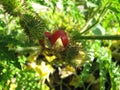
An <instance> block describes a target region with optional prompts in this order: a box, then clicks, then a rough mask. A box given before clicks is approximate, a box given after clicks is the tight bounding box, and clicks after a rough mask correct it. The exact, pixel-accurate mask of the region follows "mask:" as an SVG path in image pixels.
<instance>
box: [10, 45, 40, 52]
mask: <svg viewBox="0 0 120 90" xmlns="http://www.w3.org/2000/svg"><path fill="white" fill-rule="evenodd" d="M9 50H13V51H16V52H24V51H35V50H41V47H40V46H36V47H17V48H10V49H9Z"/></svg>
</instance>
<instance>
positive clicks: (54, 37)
mask: <svg viewBox="0 0 120 90" xmlns="http://www.w3.org/2000/svg"><path fill="white" fill-rule="evenodd" d="M45 36H46V37H47V38H48V39H49V40H50V42H51V44H52V45H54V44H55V43H56V41H57V39H58V38H60V39H61V40H62V44H63V46H64V47H66V46H67V45H68V37H67V34H66V32H65V31H63V30H57V31H55V32H54V33H53V34H51V33H50V32H45Z"/></svg>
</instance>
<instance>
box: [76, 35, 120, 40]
mask: <svg viewBox="0 0 120 90" xmlns="http://www.w3.org/2000/svg"><path fill="white" fill-rule="evenodd" d="M76 38H77V39H79V40H81V39H84V40H120V35H106V36H77V37H76ZM79 40H77V41H79Z"/></svg>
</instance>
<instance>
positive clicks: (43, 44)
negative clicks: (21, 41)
mask: <svg viewBox="0 0 120 90" xmlns="http://www.w3.org/2000/svg"><path fill="white" fill-rule="evenodd" d="M39 43H40V45H41V46H42V47H45V43H44V40H43V39H40V40H39Z"/></svg>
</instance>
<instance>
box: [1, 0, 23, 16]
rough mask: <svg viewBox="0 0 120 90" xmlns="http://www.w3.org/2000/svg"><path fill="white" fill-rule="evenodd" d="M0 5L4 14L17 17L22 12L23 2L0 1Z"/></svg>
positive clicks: (19, 0) (20, 0)
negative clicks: (4, 11)
mask: <svg viewBox="0 0 120 90" xmlns="http://www.w3.org/2000/svg"><path fill="white" fill-rule="evenodd" d="M0 3H1V4H2V5H3V7H4V9H5V10H6V12H8V13H9V14H11V15H13V16H17V15H19V14H20V13H22V12H23V0H1V2H0Z"/></svg>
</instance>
